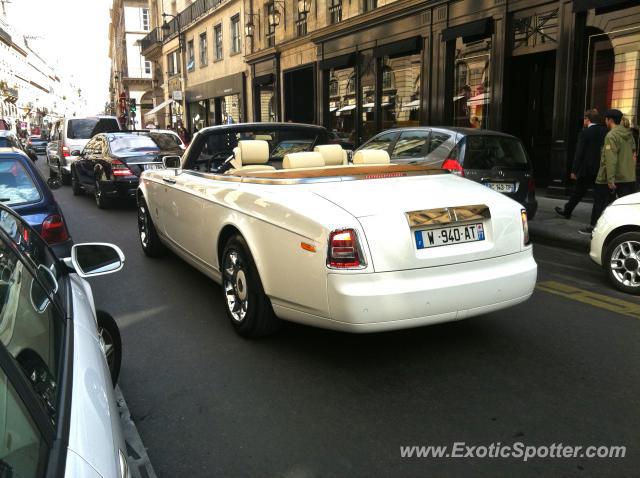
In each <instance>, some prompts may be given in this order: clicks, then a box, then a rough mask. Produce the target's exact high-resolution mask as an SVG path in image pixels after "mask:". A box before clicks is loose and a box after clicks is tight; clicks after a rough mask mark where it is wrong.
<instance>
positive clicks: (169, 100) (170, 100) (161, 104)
mask: <svg viewBox="0 0 640 478" xmlns="http://www.w3.org/2000/svg"><path fill="white" fill-rule="evenodd" d="M172 101H173V99H172V98H169V99H168V100H165V101H163V102H162V103H160V104H159V105H158V106H156V107H155V108H153V109H152V110H150V111H148V112H146V113H145V114H144V116H145V117H147V116H152V115H154V114H156V113H157V112H158V111H160V110H161V109H164V108H166V107H167V106H168V105H169V103H171V102H172Z"/></svg>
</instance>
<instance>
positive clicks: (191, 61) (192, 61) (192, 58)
mask: <svg viewBox="0 0 640 478" xmlns="http://www.w3.org/2000/svg"><path fill="white" fill-rule="evenodd" d="M195 66H196V52H195V49H194V47H193V40H189V41H188V42H187V71H193V70H194V68H195Z"/></svg>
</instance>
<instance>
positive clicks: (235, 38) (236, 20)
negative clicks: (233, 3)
mask: <svg viewBox="0 0 640 478" xmlns="http://www.w3.org/2000/svg"><path fill="white" fill-rule="evenodd" d="M231 53H240V15H236V16H234V17H232V18H231Z"/></svg>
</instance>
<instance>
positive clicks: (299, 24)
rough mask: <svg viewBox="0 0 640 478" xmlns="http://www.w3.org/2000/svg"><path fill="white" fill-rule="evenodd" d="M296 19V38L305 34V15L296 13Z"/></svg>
mask: <svg viewBox="0 0 640 478" xmlns="http://www.w3.org/2000/svg"><path fill="white" fill-rule="evenodd" d="M297 15H298V19H297V20H296V31H297V32H298V36H299V37H302V36H305V35H306V34H307V14H306V13H300V12H298V14H297Z"/></svg>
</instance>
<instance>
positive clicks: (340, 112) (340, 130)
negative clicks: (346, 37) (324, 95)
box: [325, 68, 356, 143]
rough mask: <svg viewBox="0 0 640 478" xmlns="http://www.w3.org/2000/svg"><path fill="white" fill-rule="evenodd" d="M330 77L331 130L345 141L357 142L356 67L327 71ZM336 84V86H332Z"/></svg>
mask: <svg viewBox="0 0 640 478" xmlns="http://www.w3.org/2000/svg"><path fill="white" fill-rule="evenodd" d="M325 74H326V75H328V78H330V79H331V80H330V89H333V90H335V95H333V94H332V95H330V98H329V104H328V106H329V113H328V118H329V121H328V124H329V130H330V131H331V132H332V133H333V134H334V135H335V136H337V137H338V138H339V139H341V140H343V141H348V142H351V143H355V124H356V97H355V91H356V76H355V69H354V68H343V69H339V70H332V71H330V72H328V73H325ZM331 85H334V86H331Z"/></svg>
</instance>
